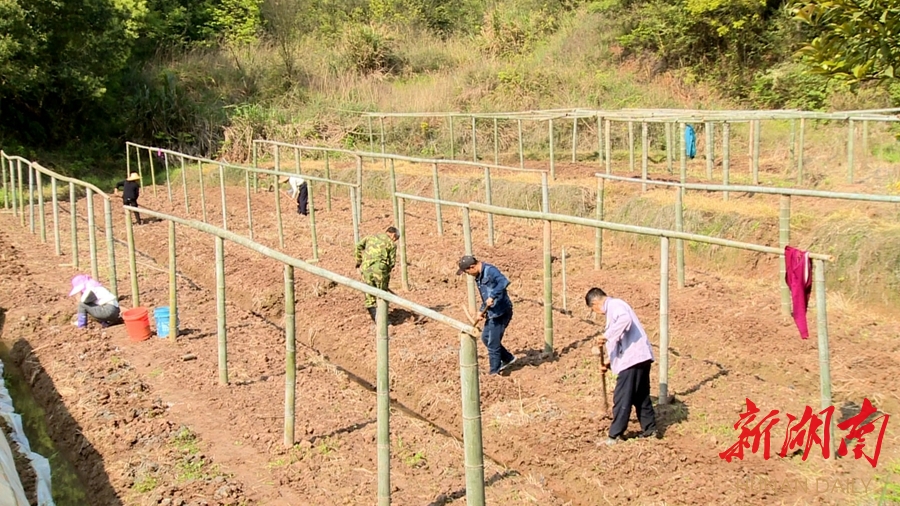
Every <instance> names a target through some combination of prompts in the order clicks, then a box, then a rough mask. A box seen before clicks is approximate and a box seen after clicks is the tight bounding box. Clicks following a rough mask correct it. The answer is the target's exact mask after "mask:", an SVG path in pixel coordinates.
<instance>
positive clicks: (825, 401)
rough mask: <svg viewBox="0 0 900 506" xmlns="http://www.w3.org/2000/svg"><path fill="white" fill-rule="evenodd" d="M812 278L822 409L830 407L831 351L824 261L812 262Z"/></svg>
mask: <svg viewBox="0 0 900 506" xmlns="http://www.w3.org/2000/svg"><path fill="white" fill-rule="evenodd" d="M813 271H814V274H813V277H814V278H815V284H816V323H817V326H818V338H819V382H820V386H821V392H822V409H826V408H828V407H830V406H831V351H830V350H829V342H828V312H827V308H826V307H825V306H826V304H825V302H826V300H825V298H826V296H825V261H824V260H813Z"/></svg>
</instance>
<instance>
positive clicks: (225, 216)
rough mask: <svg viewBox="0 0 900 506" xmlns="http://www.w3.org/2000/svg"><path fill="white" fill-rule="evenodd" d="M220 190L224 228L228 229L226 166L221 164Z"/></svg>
mask: <svg viewBox="0 0 900 506" xmlns="http://www.w3.org/2000/svg"><path fill="white" fill-rule="evenodd" d="M219 192H220V193H221V194H222V228H224V229H225V230H226V231H227V230H228V207H227V203H226V202H225V166H224V165H222V164H219Z"/></svg>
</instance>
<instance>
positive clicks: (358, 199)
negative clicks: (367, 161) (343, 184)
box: [356, 156, 363, 224]
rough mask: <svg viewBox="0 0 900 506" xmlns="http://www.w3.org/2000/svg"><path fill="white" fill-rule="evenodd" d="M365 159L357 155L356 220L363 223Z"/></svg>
mask: <svg viewBox="0 0 900 506" xmlns="http://www.w3.org/2000/svg"><path fill="white" fill-rule="evenodd" d="M362 191H363V160H362V157H361V156H357V157H356V221H357V222H358V223H359V224H362V220H363V217H362V207H363V206H362Z"/></svg>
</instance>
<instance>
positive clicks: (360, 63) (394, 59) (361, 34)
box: [343, 25, 404, 74]
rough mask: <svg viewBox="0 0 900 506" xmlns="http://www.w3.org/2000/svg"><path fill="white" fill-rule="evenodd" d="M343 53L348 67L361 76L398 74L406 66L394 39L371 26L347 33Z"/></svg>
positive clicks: (357, 28)
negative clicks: (397, 50) (398, 52)
mask: <svg viewBox="0 0 900 506" xmlns="http://www.w3.org/2000/svg"><path fill="white" fill-rule="evenodd" d="M343 53H344V57H345V58H346V60H347V64H348V67H349V68H351V69H353V70H355V71H357V72H359V73H361V74H373V73H382V74H391V73H396V72H399V71H400V70H402V68H403V64H404V62H403V59H402V58H401V57H400V55H398V54H397V52H396V49H395V45H394V40H393V38H392V37H390V35H388V34H387V33H386V32H385V31H384V30H382V29H379V28H375V27H372V26H369V25H356V26H354V27H353V28H351V29H349V30H348V31H347V33H346V36H345V38H344V51H343Z"/></svg>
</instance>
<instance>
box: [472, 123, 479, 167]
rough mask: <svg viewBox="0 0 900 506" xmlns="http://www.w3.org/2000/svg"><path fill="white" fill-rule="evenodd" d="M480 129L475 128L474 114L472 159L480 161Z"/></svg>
mask: <svg viewBox="0 0 900 506" xmlns="http://www.w3.org/2000/svg"><path fill="white" fill-rule="evenodd" d="M477 134H478V131H477V130H476V128H475V116H472V161H473V162H477V161H478V135H477Z"/></svg>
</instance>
